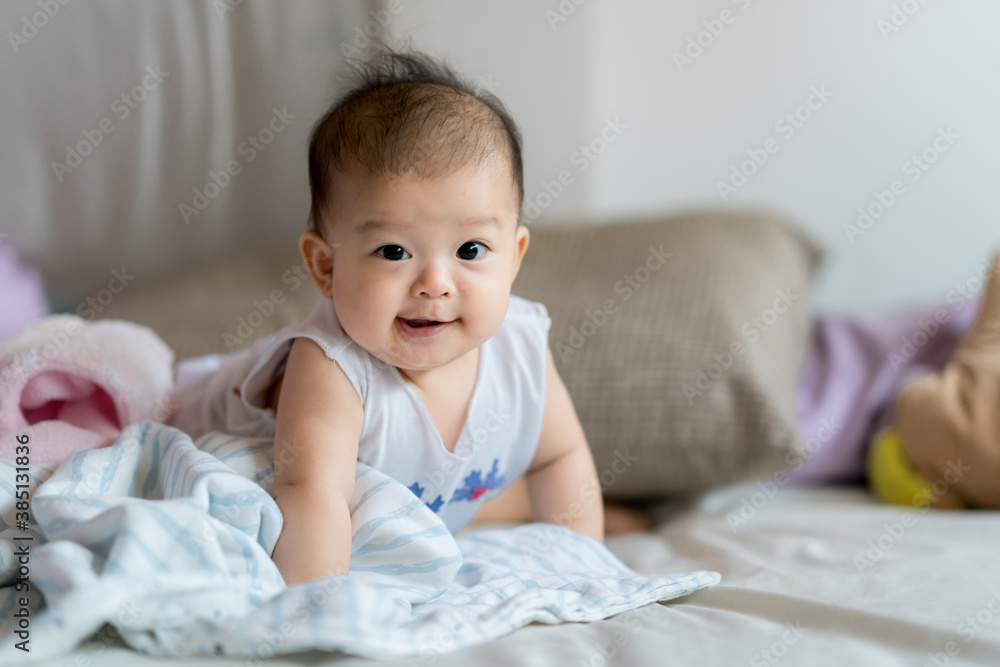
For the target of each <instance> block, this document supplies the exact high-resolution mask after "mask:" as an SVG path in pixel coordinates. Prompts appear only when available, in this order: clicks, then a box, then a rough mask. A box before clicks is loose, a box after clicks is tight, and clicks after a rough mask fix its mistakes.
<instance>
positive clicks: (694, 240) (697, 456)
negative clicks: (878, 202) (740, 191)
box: [513, 213, 821, 499]
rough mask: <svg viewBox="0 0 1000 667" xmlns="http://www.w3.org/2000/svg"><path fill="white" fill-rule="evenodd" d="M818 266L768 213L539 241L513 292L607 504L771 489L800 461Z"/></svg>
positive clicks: (535, 232)
mask: <svg viewBox="0 0 1000 667" xmlns="http://www.w3.org/2000/svg"><path fill="white" fill-rule="evenodd" d="M820 259H821V252H820V250H819V249H818V248H817V246H815V245H814V244H813V243H811V242H810V241H809V240H808V239H806V238H804V237H803V236H802V235H800V234H799V233H798V232H796V231H794V230H793V229H792V228H791V227H789V226H787V225H786V224H784V223H782V222H781V221H779V220H777V219H775V218H774V217H773V216H769V215H764V214H735V213H731V214H730V213H705V214H702V215H690V216H685V217H678V218H673V219H667V220H660V221H638V222H627V223H619V224H614V225H608V226H601V227H570V228H564V227H563V228H554V227H547V228H543V227H533V228H532V229H531V240H530V245H529V248H528V251H527V254H526V255H525V258H524V260H523V263H522V266H521V270H520V273H519V274H518V277H517V280H516V281H515V283H514V286H513V292H514V293H516V294H518V295H520V296H523V297H525V298H528V299H532V300H535V301H540V302H542V303H544V304H545V305H546V306H547V307H548V310H549V314H550V315H551V317H552V329H551V332H550V338H549V345H550V349H551V350H552V353H553V357H554V359H555V362H556V367H557V368H558V369H559V374H560V376H561V377H562V379H563V381H564V383H565V384H566V387H567V390H568V391H569V393H570V396H571V397H572V399H573V404H574V407H575V408H576V411H577V414H578V416H579V417H580V421H581V423H582V424H583V428H584V431H585V432H586V434H587V439H588V442H589V444H590V447H591V449H592V451H593V453H594V459H595V462H596V464H597V470H598V474H599V476H600V479H601V484H602V486H603V488H604V490H605V494H606V495H607V496H608V497H611V498H617V499H641V498H654V497H662V496H665V495H673V494H684V493H691V492H697V491H701V490H704V489H707V488H710V487H715V486H719V485H723V484H728V483H733V482H737V481H744V480H748V479H752V478H755V477H763V476H770V475H771V474H773V473H774V472H775V471H777V470H779V469H783V468H788V467H789V463H788V456H789V455H790V454H796V453H800V452H801V451H802V446H803V445H802V440H801V438H800V436H799V433H798V431H797V428H796V421H795V391H796V385H797V380H798V376H799V372H800V370H801V367H802V363H803V360H804V356H805V350H806V345H807V344H808V338H809V331H810V329H809V327H810V317H809V307H808V298H807V297H808V291H809V288H810V283H811V280H812V277H813V274H814V271H815V269H816V267H817V265H818V263H819V261H820Z"/></svg>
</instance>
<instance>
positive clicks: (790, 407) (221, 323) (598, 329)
mask: <svg viewBox="0 0 1000 667" xmlns="http://www.w3.org/2000/svg"><path fill="white" fill-rule="evenodd" d="M661 252H662V253H663V254H669V257H665V258H661V257H660V254H661ZM818 260H819V251H818V250H817V249H816V247H815V246H813V245H812V244H811V243H810V242H809V241H807V240H806V239H804V238H802V237H801V236H799V235H798V234H797V233H796V232H794V231H793V230H792V229H791V228H789V227H787V226H786V225H784V224H782V223H781V222H780V221H778V220H775V219H773V218H770V217H766V216H760V215H746V214H744V215H736V214H732V215H715V214H706V215H702V216H689V217H684V218H677V219H669V220H660V221H655V222H631V223H623V224H617V225H613V226H607V227H579V226H577V227H572V228H551V227H550V228H543V227H533V228H532V229H531V244H530V246H529V249H528V253H527V255H526V256H525V259H524V262H523V264H522V267H521V272H520V274H519V275H518V278H517V280H516V282H515V284H514V288H513V291H514V293H516V294H519V295H521V296H524V297H526V298H529V299H533V300H536V301H540V302H542V303H544V304H545V305H546V306H547V307H548V309H549V313H550V315H551V316H552V320H553V324H552V330H551V333H550V340H549V342H550V348H551V349H552V351H553V355H554V358H555V360H556V365H557V367H558V369H559V372H560V375H561V376H562V378H563V381H564V382H565V383H566V386H567V388H568V390H569V393H570V395H571V396H572V398H573V402H574V405H575V407H576V410H577V414H578V415H579V417H580V421H581V422H582V424H583V427H584V430H585V432H586V434H587V438H588V442H589V444H590V446H591V449H592V450H593V452H594V457H595V461H596V463H597V467H598V472H599V473H600V475H601V478H602V483H603V485H604V487H605V491H606V493H607V495H608V496H609V497H614V498H643V497H654V496H663V495H669V494H679V493H686V492H692V491H698V490H701V489H705V488H709V487H713V486H718V485H720V484H725V483H729V482H734V481H737V480H743V479H747V478H751V477H754V476H765V475H769V474H770V473H771V471H774V470H777V469H779V468H784V467H787V465H788V464H787V463H786V462H785V459H786V456H787V455H788V454H789V453H790V452H795V451H800V449H801V441H800V439H799V436H798V433H797V431H796V427H795V419H794V405H795V387H796V380H797V377H798V373H799V370H800V368H801V365H802V361H803V357H804V352H805V346H806V343H807V339H808V327H809V317H808V306H807V292H808V288H809V283H810V279H811V276H812V274H813V270H814V268H815V266H816V264H817V262H818ZM626 276H627V277H626ZM628 281H631V283H632V285H634V287H633V286H630V285H629V282H628ZM782 294H784V295H785V301H790V302H791V305H790V306H789V307H787V308H785V301H783V300H782V298H781V295H782ZM318 297H319V293H318V291H317V290H316V287H315V286H314V285H313V283H312V281H311V280H309V279H308V275H307V273H306V272H305V268H304V265H303V263H302V259H301V257H300V256H299V255H298V251H297V249H296V248H295V247H290V248H287V249H284V250H281V251H279V252H275V253H273V254H271V255H253V256H247V257H244V258H242V259H239V260H234V261H226V262H220V263H218V264H216V265H213V266H210V267H207V268H204V269H201V270H195V271H187V272H186V273H184V274H183V275H180V276H174V277H163V278H161V279H159V280H155V281H154V280H140V279H136V280H135V281H134V282H133V283H131V284H130V285H129V286H128V287H126V289H125V290H124V291H123V292H122V293H121V294H119V295H117V296H116V297H115V298H114V299H113V300H112V302H111V303H110V304H109V305H108V306H106V307H105V308H104V310H103V311H102V313H101V317H116V318H122V319H127V320H130V321H134V322H139V323H140V324H145V325H146V326H149V327H151V328H152V329H153V330H155V331H156V332H157V333H159V334H160V336H161V337H162V338H163V339H164V340H165V341H166V342H167V344H169V345H170V346H171V347H172V348H174V351H175V353H176V354H177V358H178V360H180V359H184V358H188V357H192V356H198V355H202V354H209V353H214V352H226V351H230V350H238V349H243V348H245V347H248V346H249V345H250V344H251V343H252V342H253V341H254V340H256V339H257V338H260V337H262V336H265V335H268V334H270V333H273V332H274V331H277V330H278V329H280V328H281V327H283V326H285V325H287V324H291V323H295V322H298V321H300V320H301V319H303V318H304V317H305V316H306V315H308V314H309V312H310V311H311V310H312V307H313V306H314V304H315V302H316V299H317V298H318ZM275 306H276V307H275ZM775 307H777V308H780V309H781V310H784V311H785V312H781V313H778V312H777V310H774V308H775ZM754 318H757V320H756V321H757V322H758V323H759V325H760V326H759V327H758V326H757V325H756V324H755V323H754V322H755V319H754ZM763 329H766V330H763ZM753 331H756V332H757V335H756V338H754V337H753ZM748 334H750V335H748ZM734 343H739V344H741V345H742V349H740V348H734V347H733V344H734ZM733 350H735V351H737V352H738V354H736V355H735V356H734V355H733V354H732V351H733ZM716 355H718V358H719V359H721V361H717V357H716ZM727 355H729V356H727ZM723 366H726V367H725V368H723Z"/></svg>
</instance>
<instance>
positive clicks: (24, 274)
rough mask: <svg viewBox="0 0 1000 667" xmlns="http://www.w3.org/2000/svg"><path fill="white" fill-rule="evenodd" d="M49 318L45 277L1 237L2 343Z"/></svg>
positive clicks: (0, 336)
mask: <svg viewBox="0 0 1000 667" xmlns="http://www.w3.org/2000/svg"><path fill="white" fill-rule="evenodd" d="M48 314H49V304H48V302H47V301H46V300H45V287H44V283H43V282H42V277H41V276H40V275H39V274H38V271H36V270H35V268H34V267H33V266H31V265H29V264H26V263H24V262H22V261H21V260H20V259H19V258H18V256H17V251H15V250H14V247H13V246H12V245H10V244H9V243H7V241H6V239H4V238H3V235H0V341H2V340H4V339H6V338H8V337H10V336H11V335H12V334H15V333H17V332H18V331H20V330H21V329H23V328H24V327H26V326H27V325H29V324H31V323H32V322H34V321H35V320H38V319H41V318H42V317H45V316H46V315H48Z"/></svg>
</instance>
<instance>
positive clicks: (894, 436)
mask: <svg viewBox="0 0 1000 667" xmlns="http://www.w3.org/2000/svg"><path fill="white" fill-rule="evenodd" d="M868 486H869V487H871V490H872V492H873V493H874V494H875V495H876V496H877V497H878V499H879V500H881V501H882V502H886V503H892V504H894V505H925V504H926V503H927V499H928V498H930V497H931V496H932V494H933V492H932V489H931V483H930V482H928V481H927V480H926V479H924V478H923V477H921V476H920V475H919V474H917V472H916V471H915V470H914V469H913V468H912V467H911V466H910V462H909V461H907V460H906V455H905V454H904V453H903V440H902V439H901V438H900V437H899V432H898V431H897V430H896V429H894V428H887V429H884V430H882V431H880V432H879V433H878V434H877V435H876V436H875V438H874V439H873V440H872V445H871V447H870V448H869V450H868Z"/></svg>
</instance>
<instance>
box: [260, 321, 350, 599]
mask: <svg viewBox="0 0 1000 667" xmlns="http://www.w3.org/2000/svg"><path fill="white" fill-rule="evenodd" d="M363 419H364V410H363V408H362V406H361V399H360V398H359V397H358V394H357V392H356V391H355V390H354V387H353V386H352V385H351V382H350V380H348V379H347V376H346V375H344V371H343V370H341V368H340V366H338V365H337V364H336V363H335V362H332V361H330V360H329V359H327V357H326V355H325V354H323V351H322V350H321V349H320V347H319V346H318V345H317V344H316V343H315V342H314V341H312V340H310V339H308V338H297V339H295V341H294V342H293V343H292V349H291V352H290V353H289V355H288V365H287V367H286V369H285V377H284V380H283V382H282V386H281V394H280V396H279V398H278V410H277V416H276V419H275V423H276V426H275V435H274V500H275V502H276V503H277V504H278V508H279V509H280V510H281V516H282V519H283V524H282V528H281V535H280V536H279V537H278V541H277V543H276V544H275V545H274V552H273V554H272V556H271V557H272V558H273V559H274V563H275V565H277V566H278V571H280V572H281V576H282V577H283V578H284V580H285V583H286V584H287V585H289V586H292V585H294V584H299V583H302V582H305V581H312V580H313V579H322V578H324V577H329V576H333V575H335V574H342V573H345V572H347V570H348V567H349V566H350V562H351V516H350V511H349V509H348V501H349V500H350V499H351V494H353V493H354V475H355V471H356V470H357V458H358V441H359V440H360V438H361V426H362V422H363Z"/></svg>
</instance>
